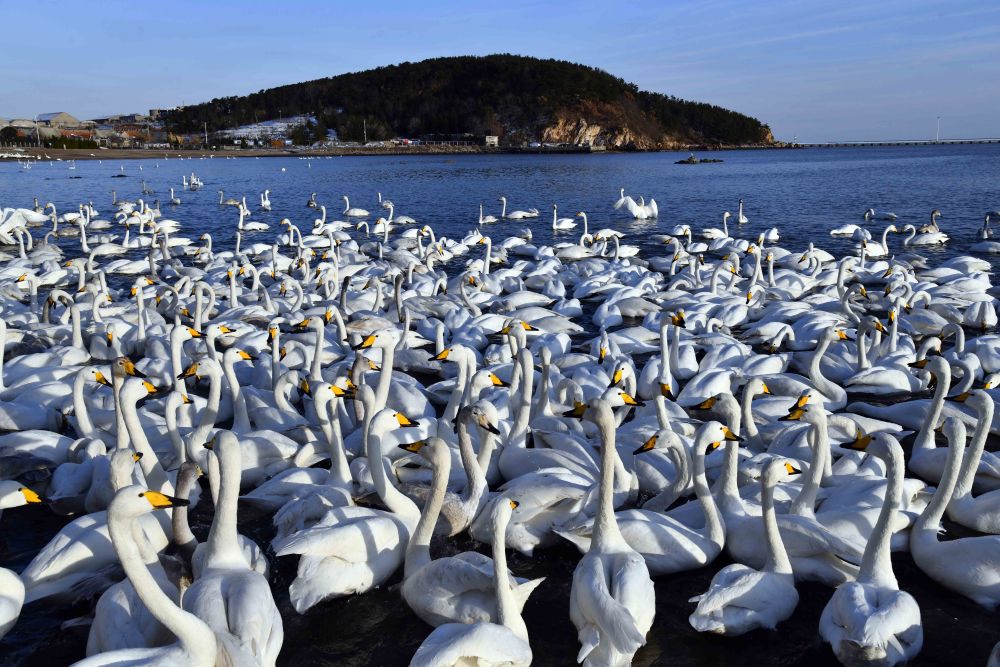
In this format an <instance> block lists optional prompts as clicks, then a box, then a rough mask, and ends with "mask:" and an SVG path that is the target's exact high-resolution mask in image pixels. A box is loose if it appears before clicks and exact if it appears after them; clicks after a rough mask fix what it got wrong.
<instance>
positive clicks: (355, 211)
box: [341, 195, 368, 218]
mask: <svg viewBox="0 0 1000 667" xmlns="http://www.w3.org/2000/svg"><path fill="white" fill-rule="evenodd" d="M341 199H343V200H344V211H343V213H342V215H346V216H349V217H352V218H363V217H365V216H367V215H368V211H366V210H365V209H363V208H351V200H350V199H348V198H347V195H344V196H343V197H341Z"/></svg>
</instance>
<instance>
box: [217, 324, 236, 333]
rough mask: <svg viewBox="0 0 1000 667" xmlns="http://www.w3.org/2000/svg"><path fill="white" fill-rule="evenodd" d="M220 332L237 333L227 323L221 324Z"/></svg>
mask: <svg viewBox="0 0 1000 667" xmlns="http://www.w3.org/2000/svg"><path fill="white" fill-rule="evenodd" d="M219 333H224V334H231V333H236V331H235V330H233V329H230V328H229V327H227V326H226V325H225V324H220V325H219Z"/></svg>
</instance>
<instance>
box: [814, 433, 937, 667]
mask: <svg viewBox="0 0 1000 667" xmlns="http://www.w3.org/2000/svg"><path fill="white" fill-rule="evenodd" d="M843 446H844V447H846V448H847V449H854V450H858V451H865V452H867V453H868V454H871V455H874V456H877V457H879V458H880V459H882V460H884V461H885V463H886V466H887V470H888V488H887V489H886V493H885V498H884V500H883V503H882V509H881V511H880V512H879V517H878V521H877V522H876V524H875V530H874V532H873V533H872V536H871V539H870V540H869V541H868V545H867V546H866V547H865V555H864V557H863V559H862V561H861V569H860V571H859V573H858V578H857V580H856V581H848V582H845V583H843V584H841V585H840V586H838V587H837V590H835V591H834V592H833V596H832V597H831V598H830V601H829V602H827V604H826V607H824V608H823V614H822V616H821V617H820V620H819V634H820V636H821V637H823V639H824V640H825V641H827V642H828V643H829V644H830V645H831V646H832V647H833V652H834V655H836V656H837V659H838V660H840V662H841V663H842V664H845V665H886V666H889V665H895V664H898V663H900V662H907V661H909V660H911V659H912V658H914V657H915V656H916V655H917V654H918V653H919V652H920V648H921V647H922V646H923V642H924V631H923V626H922V625H921V623H920V607H919V606H918V605H917V601H916V600H914V599H913V596H912V595H910V594H909V593H907V592H906V591H901V590H899V584H898V583H897V582H896V576H895V575H894V574H893V571H892V559H891V557H890V556H891V554H890V548H889V541H890V538H891V537H892V531H893V527H892V525H893V522H894V520H895V516H896V513H897V512H898V511H899V508H900V506H901V505H902V496H903V473H904V462H903V449H902V448H901V447H900V446H899V442H898V441H897V440H896V439H895V438H894V437H892V436H891V435H889V434H886V433H877V434H875V435H874V437H872V438H868V439H866V440H864V441H861V442H859V443H858V444H851V443H848V444H846V445H843Z"/></svg>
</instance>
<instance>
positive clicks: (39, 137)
mask: <svg viewBox="0 0 1000 667" xmlns="http://www.w3.org/2000/svg"><path fill="white" fill-rule="evenodd" d="M35 141H36V142H37V143H38V147H39V148H41V147H42V136H41V135H40V134H39V133H38V114H35Z"/></svg>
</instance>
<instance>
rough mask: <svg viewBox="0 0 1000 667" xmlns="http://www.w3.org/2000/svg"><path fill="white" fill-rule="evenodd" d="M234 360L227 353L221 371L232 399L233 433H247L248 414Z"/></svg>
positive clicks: (248, 424)
mask: <svg viewBox="0 0 1000 667" xmlns="http://www.w3.org/2000/svg"><path fill="white" fill-rule="evenodd" d="M233 363H234V360H233V358H232V356H230V355H229V354H227V355H224V356H223V359H222V371H223V373H225V375H226V382H228V383H229V395H230V397H232V400H233V433H237V434H243V433H249V432H250V430H251V427H250V415H249V414H248V412H247V404H246V400H244V397H243V391H242V389H241V388H240V381H239V379H237V377H236V369H235V368H233Z"/></svg>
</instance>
